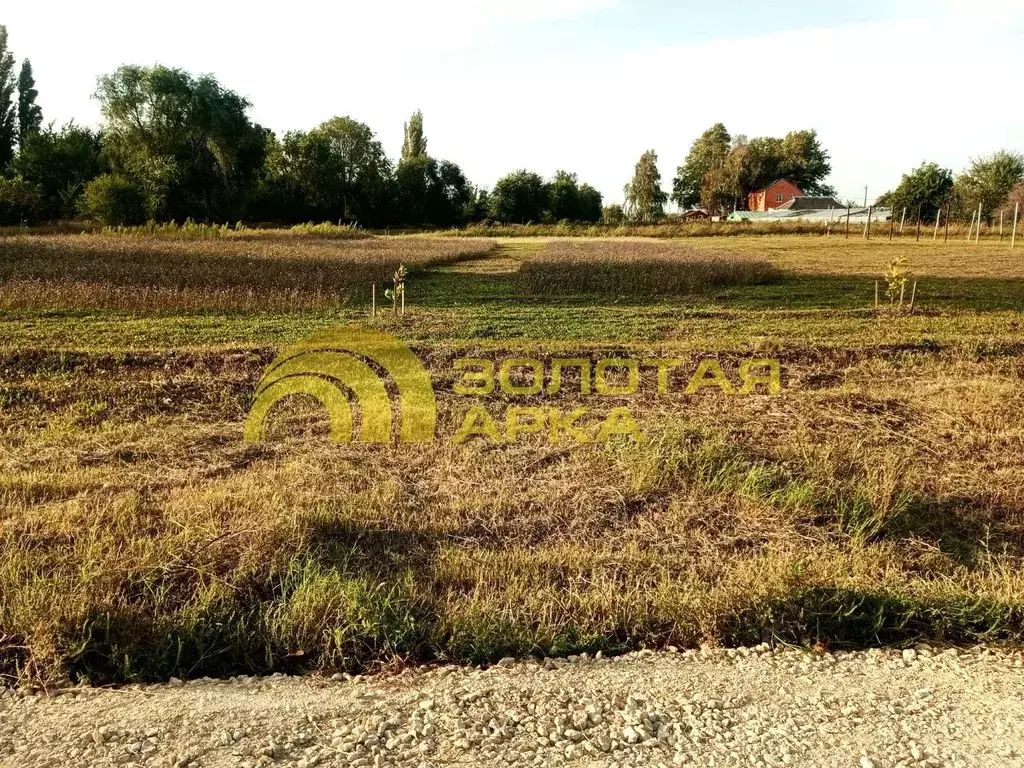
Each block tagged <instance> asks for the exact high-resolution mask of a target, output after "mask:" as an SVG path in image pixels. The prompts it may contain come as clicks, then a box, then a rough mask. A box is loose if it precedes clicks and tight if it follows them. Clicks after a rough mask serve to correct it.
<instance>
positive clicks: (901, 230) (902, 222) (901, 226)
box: [900, 206, 907, 239]
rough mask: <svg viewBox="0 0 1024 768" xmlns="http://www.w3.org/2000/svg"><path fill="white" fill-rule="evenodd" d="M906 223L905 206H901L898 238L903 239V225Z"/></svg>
mask: <svg viewBox="0 0 1024 768" xmlns="http://www.w3.org/2000/svg"><path fill="white" fill-rule="evenodd" d="M906 223H907V206H903V216H901V217H900V238H901V239H902V238H903V225H904V224H906Z"/></svg>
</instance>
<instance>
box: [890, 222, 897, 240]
mask: <svg viewBox="0 0 1024 768" xmlns="http://www.w3.org/2000/svg"><path fill="white" fill-rule="evenodd" d="M895 226H896V219H895V218H893V217H892V216H890V217H889V241H890V242H891V241H892V230H893V227H895Z"/></svg>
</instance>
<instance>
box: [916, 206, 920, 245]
mask: <svg viewBox="0 0 1024 768" xmlns="http://www.w3.org/2000/svg"><path fill="white" fill-rule="evenodd" d="M917 242H921V206H920V205H919V206H917Z"/></svg>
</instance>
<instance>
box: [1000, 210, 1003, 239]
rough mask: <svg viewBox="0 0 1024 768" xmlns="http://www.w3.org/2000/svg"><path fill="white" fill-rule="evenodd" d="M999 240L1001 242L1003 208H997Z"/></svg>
mask: <svg viewBox="0 0 1024 768" xmlns="http://www.w3.org/2000/svg"><path fill="white" fill-rule="evenodd" d="M999 242H1000V243H1001V242H1003V209H1002V208H1000V209H999Z"/></svg>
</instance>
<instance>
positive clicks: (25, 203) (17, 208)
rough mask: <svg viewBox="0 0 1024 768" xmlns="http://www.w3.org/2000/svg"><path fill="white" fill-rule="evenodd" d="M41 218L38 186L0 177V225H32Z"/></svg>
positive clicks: (40, 200) (21, 180)
mask: <svg viewBox="0 0 1024 768" xmlns="http://www.w3.org/2000/svg"><path fill="white" fill-rule="evenodd" d="M41 218H43V192H42V190H41V189H40V188H39V185H38V184H32V183H31V182H28V181H25V180H24V179H19V178H17V177H15V178H12V179H8V178H4V177H3V176H0V225H3V226H12V225H18V224H34V223H35V222H37V221H39V220H40V219H41Z"/></svg>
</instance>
